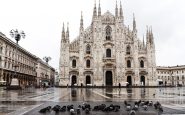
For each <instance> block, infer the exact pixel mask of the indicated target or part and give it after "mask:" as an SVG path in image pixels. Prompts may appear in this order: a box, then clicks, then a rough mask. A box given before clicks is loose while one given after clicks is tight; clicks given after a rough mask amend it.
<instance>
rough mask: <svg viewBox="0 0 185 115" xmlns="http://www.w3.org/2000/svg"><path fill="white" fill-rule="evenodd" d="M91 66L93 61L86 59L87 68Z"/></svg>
mask: <svg viewBox="0 0 185 115" xmlns="http://www.w3.org/2000/svg"><path fill="white" fill-rule="evenodd" d="M90 66H91V62H90V60H87V61H86V67H87V68H90Z"/></svg>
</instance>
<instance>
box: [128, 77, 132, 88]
mask: <svg viewBox="0 0 185 115" xmlns="http://www.w3.org/2000/svg"><path fill="white" fill-rule="evenodd" d="M127 82H128V85H129V86H131V85H132V77H131V76H127Z"/></svg>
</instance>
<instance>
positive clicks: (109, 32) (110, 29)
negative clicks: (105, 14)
mask: <svg viewBox="0 0 185 115" xmlns="http://www.w3.org/2000/svg"><path fill="white" fill-rule="evenodd" d="M111 32H112V28H111V27H110V26H107V27H106V40H111Z"/></svg>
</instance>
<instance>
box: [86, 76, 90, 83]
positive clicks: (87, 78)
mask: <svg viewBox="0 0 185 115" xmlns="http://www.w3.org/2000/svg"><path fill="white" fill-rule="evenodd" d="M87 84H91V77H90V76H89V75H87V76H86V85H87Z"/></svg>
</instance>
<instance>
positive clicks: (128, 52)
mask: <svg viewBox="0 0 185 115" xmlns="http://www.w3.org/2000/svg"><path fill="white" fill-rule="evenodd" d="M130 49H131V48H130V46H127V48H126V54H127V55H130Z"/></svg>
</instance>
